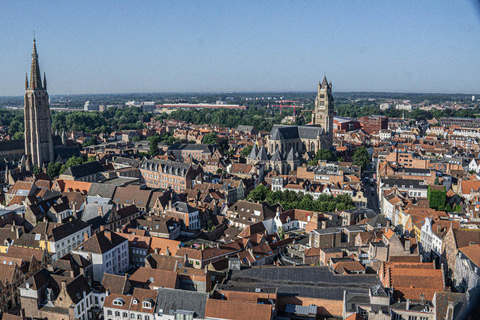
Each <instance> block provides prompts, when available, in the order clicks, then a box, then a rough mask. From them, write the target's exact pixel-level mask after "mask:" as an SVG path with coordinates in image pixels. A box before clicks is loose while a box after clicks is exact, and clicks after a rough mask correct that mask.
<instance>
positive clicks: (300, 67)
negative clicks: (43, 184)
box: [0, 1, 480, 96]
mask: <svg viewBox="0 0 480 320" xmlns="http://www.w3.org/2000/svg"><path fill="white" fill-rule="evenodd" d="M0 9H1V10H0V21H1V22H0V26H2V28H4V29H5V30H9V32H8V33H7V34H5V35H4V36H5V38H4V39H3V41H2V42H3V44H4V48H6V49H4V50H3V51H4V54H5V60H4V61H5V65H4V68H3V69H4V70H3V72H2V73H3V75H4V76H3V77H2V78H1V80H0V96H19V95H22V85H21V83H22V82H23V80H24V74H25V73H26V72H28V70H29V68H28V63H29V54H30V52H31V50H30V48H31V40H32V30H35V32H36V38H37V40H38V44H37V45H38V47H39V52H40V59H41V64H40V69H41V72H44V71H45V72H47V73H48V74H49V79H50V80H49V88H50V90H49V91H51V93H52V94H53V95H59V94H65V93H71V94H89V93H91V94H101V93H132V92H138V93H142V92H294V91H300V92H301V91H303V92H310V91H311V92H313V91H314V90H315V87H314V86H312V83H316V82H318V81H319V80H320V79H321V78H323V75H324V74H325V73H326V74H327V77H328V78H329V79H331V80H332V81H333V82H334V83H335V91H337V92H340V91H343V92H350V91H352V92H355V91H359V92H360V91H364V92H368V91H371V92H412V93H418V92H425V93H427V92H428V93H466V94H475V93H477V92H480V90H479V89H480V87H479V86H478V83H479V81H478V80H480V76H479V74H480V73H479V71H480V63H479V62H478V61H477V60H476V59H475V56H476V55H475V53H476V52H478V50H479V49H480V44H478V42H477V43H476V42H475V41H474V39H475V38H474V35H475V34H478V29H479V27H480V26H479V19H478V14H477V13H478V12H476V11H475V10H476V7H475V3H474V2H473V1H462V2H460V3H455V4H451V3H448V2H442V4H441V5H438V2H433V1H432V2H422V3H421V4H418V3H414V2H406V3H402V4H398V3H383V2H375V3H369V4H367V5H364V4H362V5H360V4H349V5H347V4H330V3H317V2H315V3H313V2H300V3H298V4H296V5H291V4H290V3H287V2H276V3H275V5H273V4H271V3H270V4H268V3H262V4H258V3H253V2H247V3H246V4H245V3H242V4H237V3H228V4H226V3H221V2H206V3H201V4H199V3H194V2H181V3H175V4H173V5H167V4H165V3H156V2H150V3H143V4H142V5H137V4H132V3H128V2H120V3H119V4H118V5H116V6H115V8H113V6H112V5H111V4H110V5H109V4H105V3H101V4H97V3H94V2H85V3H82V4H75V7H74V8H73V7H72V6H71V5H70V6H69V4H60V5H51V4H42V5H37V4H23V3H7V4H5V3H3V4H1V5H0ZM73 9H74V11H72V10H73ZM106 10H108V12H109V13H108V14H105V13H102V12H105V11H106ZM19 17H22V19H19ZM44 17H46V19H45V18H44ZM42 18H44V19H42ZM262 18H263V19H262ZM59 25H61V26H62V27H61V28H59Z"/></svg>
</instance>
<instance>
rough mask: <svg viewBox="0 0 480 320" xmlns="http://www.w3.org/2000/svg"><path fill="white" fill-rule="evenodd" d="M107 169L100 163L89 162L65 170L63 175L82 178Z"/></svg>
mask: <svg viewBox="0 0 480 320" xmlns="http://www.w3.org/2000/svg"><path fill="white" fill-rule="evenodd" d="M104 171H105V168H104V167H103V166H102V165H101V164H100V162H98V161H92V162H87V163H84V164H79V165H76V166H71V167H70V168H68V169H67V170H65V172H64V173H62V175H68V176H72V177H74V178H81V177H85V176H89V175H92V174H96V173H100V172H104Z"/></svg>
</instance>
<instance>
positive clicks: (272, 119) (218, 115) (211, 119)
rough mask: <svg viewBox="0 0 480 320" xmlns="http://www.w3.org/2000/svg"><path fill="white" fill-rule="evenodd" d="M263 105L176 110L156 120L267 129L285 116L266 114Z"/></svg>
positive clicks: (276, 113) (278, 113)
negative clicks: (241, 108)
mask: <svg viewBox="0 0 480 320" xmlns="http://www.w3.org/2000/svg"><path fill="white" fill-rule="evenodd" d="M266 110H267V109H266V108H265V107H263V106H256V105H253V106H250V107H249V108H248V109H247V110H240V109H223V108H222V109H214V110H212V109H198V110H177V111H174V112H172V113H171V114H169V115H167V114H161V115H160V116H158V117H157V119H158V120H163V119H176V120H180V121H185V122H190V123H195V124H199V125H203V124H218V125H221V126H224V127H229V128H235V127H237V126H238V125H250V126H254V127H255V128H256V129H257V130H266V131H269V130H270V129H271V128H272V126H273V125H274V124H276V123H280V122H281V120H282V118H283V117H284V116H285V114H286V112H290V113H291V111H285V112H283V114H280V112H275V113H269V114H266Z"/></svg>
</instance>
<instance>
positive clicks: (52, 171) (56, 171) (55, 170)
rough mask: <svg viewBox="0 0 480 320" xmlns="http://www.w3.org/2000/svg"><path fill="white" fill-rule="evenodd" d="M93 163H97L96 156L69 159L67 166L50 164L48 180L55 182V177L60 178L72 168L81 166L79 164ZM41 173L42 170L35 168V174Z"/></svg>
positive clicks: (55, 163)
mask: <svg viewBox="0 0 480 320" xmlns="http://www.w3.org/2000/svg"><path fill="white" fill-rule="evenodd" d="M93 161H96V159H95V157H94V156H90V157H88V158H86V157H85V158H84V157H75V156H73V157H71V158H70V159H68V160H67V162H66V163H65V164H62V163H61V162H50V163H49V164H48V165H47V172H46V173H47V175H48V178H50V179H51V180H53V179H54V178H55V177H58V176H59V175H61V174H62V173H64V172H65V170H67V169H68V168H70V167H72V166H76V165H79V164H84V163H87V162H93ZM39 171H40V169H38V168H33V172H34V173H37V172H39Z"/></svg>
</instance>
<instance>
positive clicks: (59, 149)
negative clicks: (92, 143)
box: [53, 145, 80, 159]
mask: <svg viewBox="0 0 480 320" xmlns="http://www.w3.org/2000/svg"><path fill="white" fill-rule="evenodd" d="M53 153H54V155H55V158H57V156H60V158H62V159H70V158H71V157H73V156H75V157H79V156H80V148H79V147H78V146H77V145H75V146H69V147H67V146H64V145H60V146H55V147H53Z"/></svg>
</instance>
